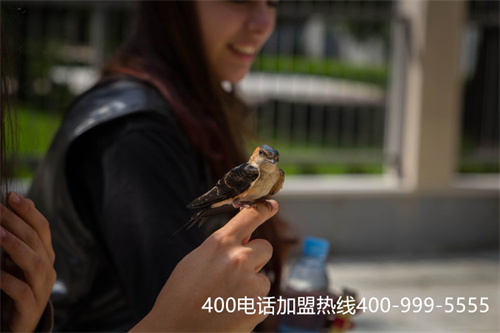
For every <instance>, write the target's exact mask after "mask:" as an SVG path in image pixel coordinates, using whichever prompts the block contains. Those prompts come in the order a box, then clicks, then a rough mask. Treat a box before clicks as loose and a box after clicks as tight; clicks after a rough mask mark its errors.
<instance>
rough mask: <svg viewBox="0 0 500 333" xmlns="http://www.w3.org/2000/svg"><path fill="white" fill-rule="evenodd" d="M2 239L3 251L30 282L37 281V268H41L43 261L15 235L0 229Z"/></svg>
mask: <svg viewBox="0 0 500 333" xmlns="http://www.w3.org/2000/svg"><path fill="white" fill-rule="evenodd" d="M0 239H1V241H2V249H3V250H4V251H5V253H7V254H8V255H9V256H10V258H11V259H12V261H13V262H14V263H15V264H16V265H17V266H18V267H19V268H20V269H22V270H23V272H24V276H25V278H26V280H27V281H28V282H32V281H36V280H37V273H39V272H37V268H38V267H40V262H41V261H42V259H41V258H40V255H39V254H38V253H36V252H35V251H34V250H33V249H32V248H31V247H29V246H28V245H26V243H24V242H23V241H21V240H20V239H19V238H17V237H16V236H15V235H13V234H12V233H10V232H9V231H7V230H6V229H5V228H3V227H0Z"/></svg>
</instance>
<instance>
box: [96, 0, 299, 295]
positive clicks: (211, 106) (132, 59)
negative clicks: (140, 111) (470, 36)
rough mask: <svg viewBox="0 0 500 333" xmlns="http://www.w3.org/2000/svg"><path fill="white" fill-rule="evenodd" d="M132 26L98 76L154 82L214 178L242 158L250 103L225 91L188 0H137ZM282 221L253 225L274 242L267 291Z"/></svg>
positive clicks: (279, 251) (280, 255)
mask: <svg viewBox="0 0 500 333" xmlns="http://www.w3.org/2000/svg"><path fill="white" fill-rule="evenodd" d="M137 13H138V16H137V19H136V20H137V21H136V22H135V24H136V28H135V32H134V34H133V35H132V36H131V38H130V39H129V40H128V41H127V42H125V44H124V45H123V46H122V48H121V49H120V50H119V51H118V53H117V54H116V55H115V57H114V58H113V59H112V60H111V61H110V62H109V63H108V64H107V65H106V66H105V67H104V69H103V77H104V79H105V78H106V77H109V76H111V75H114V74H117V73H125V74H129V75H132V76H134V77H136V78H139V79H141V80H144V81H147V82H149V83H150V84H152V85H153V86H155V87H156V88H157V89H158V91H160V92H161V94H162V95H163V96H164V98H165V99H166V100H167V101H168V102H169V103H170V105H171V107H172V109H173V111H174V113H175V116H176V117H177V119H178V121H179V123H180V124H181V126H182V128H183V130H184V132H185V133H186V135H187V137H188V138H189V140H190V142H191V143H192V145H193V146H194V147H195V148H196V149H198V150H199V151H200V152H201V153H202V154H204V156H205V157H206V158H207V160H208V161H209V163H210V165H211V169H212V176H213V177H214V180H217V179H218V178H220V177H222V176H223V175H224V173H225V172H227V171H228V170H230V169H231V168H233V167H234V166H236V165H238V164H241V163H243V162H245V161H246V160H247V159H248V155H247V152H246V149H245V146H244V140H245V133H249V129H248V126H247V125H248V118H249V115H250V112H249V108H248V107H247V106H246V105H245V103H243V102H242V100H241V99H239V98H238V96H237V95H236V94H235V92H234V89H233V90H232V91H231V92H226V91H225V90H224V89H223V88H222V86H221V82H219V81H218V80H216V79H215V75H214V73H213V72H212V69H211V67H210V66H209V63H208V60H207V57H206V55H205V52H204V49H203V43H202V37H201V31H200V27H199V23H198V22H199V21H198V16H197V12H196V8H195V4H194V2H193V1H139V2H138V12H137ZM283 228H285V223H284V221H283V220H282V219H280V218H279V217H275V218H273V219H271V220H270V221H268V222H266V223H264V224H263V225H262V226H261V227H260V228H259V229H258V230H256V231H255V233H254V236H255V237H262V238H265V239H267V240H268V241H270V242H271V244H272V245H273V247H274V253H275V255H273V258H272V259H271V260H270V262H269V263H268V265H267V266H266V267H265V269H266V270H267V271H268V273H269V274H270V276H271V277H272V280H273V284H272V289H271V293H272V294H276V293H277V292H278V291H279V283H280V280H281V267H282V262H283V260H284V256H285V253H286V252H287V249H288V248H289V246H287V245H289V244H288V243H289V242H288V240H285V239H284V237H283V236H282V235H283V233H282V232H281V230H282V229H283Z"/></svg>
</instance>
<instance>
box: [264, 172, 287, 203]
mask: <svg viewBox="0 0 500 333" xmlns="http://www.w3.org/2000/svg"><path fill="white" fill-rule="evenodd" d="M278 170H279V173H280V174H279V177H278V180H277V181H276V183H274V186H273V188H272V189H271V191H269V194H268V195H267V196H269V197H270V196H271V195H275V194H276V193H278V192H279V191H280V190H281V189H282V188H283V183H284V182H285V172H284V171H283V170H281V169H278Z"/></svg>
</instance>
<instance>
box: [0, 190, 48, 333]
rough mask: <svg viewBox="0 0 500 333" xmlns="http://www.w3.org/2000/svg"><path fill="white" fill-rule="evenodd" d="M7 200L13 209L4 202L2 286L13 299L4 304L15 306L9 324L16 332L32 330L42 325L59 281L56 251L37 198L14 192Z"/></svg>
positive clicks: (1, 211) (0, 213)
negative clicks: (35, 203) (53, 289)
mask: <svg viewBox="0 0 500 333" xmlns="http://www.w3.org/2000/svg"><path fill="white" fill-rule="evenodd" d="M7 203H8V204H9V207H10V208H11V209H12V211H11V210H9V209H7V208H6V207H5V206H3V205H0V206H1V207H0V216H1V227H0V239H1V247H2V250H3V251H4V253H3V254H2V263H3V265H2V270H1V271H0V287H1V289H2V290H3V291H4V292H5V293H6V294H7V295H9V296H10V298H11V299H12V300H8V299H7V298H2V306H7V307H8V306H12V312H11V316H10V319H9V321H8V327H9V328H10V329H11V330H12V331H13V332H30V331H33V330H35V328H36V326H37V325H38V322H39V321H40V318H41V316H42V314H43V312H44V310H45V308H46V306H47V303H48V300H49V297H50V291H51V290H52V286H53V285H54V283H55V281H56V271H55V270H54V259H55V254H54V250H53V249H52V243H51V236H50V227H49V223H48V222H47V220H46V219H45V218H44V217H43V215H42V214H40V212H39V211H38V210H36V208H35V205H34V204H33V201H31V200H29V199H25V198H23V197H22V196H20V195H16V194H15V193H12V192H11V193H10V194H9V196H8V198H7ZM6 254H7V255H8V256H6ZM7 301H10V302H12V304H7V303H4V302H7Z"/></svg>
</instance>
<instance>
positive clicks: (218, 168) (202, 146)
mask: <svg viewBox="0 0 500 333" xmlns="http://www.w3.org/2000/svg"><path fill="white" fill-rule="evenodd" d="M117 72H118V73H127V74H130V75H132V76H135V77H137V78H139V79H141V80H144V81H147V82H149V83H151V84H152V85H154V86H155V87H156V88H157V89H158V90H159V91H160V92H161V93H162V95H163V96H164V97H165V98H166V99H167V101H168V102H169V103H170V105H171V106H172V108H173V111H174V113H175V115H176V117H177V119H178V121H179V122H180V124H181V126H182V127H183V129H184V131H185V133H186V135H187V136H188V138H189V140H190V141H191V143H192V144H193V145H194V147H196V148H197V149H198V150H199V151H201V152H202V153H203V154H204V155H205V156H206V157H207V158H208V160H209V162H210V165H211V167H212V173H213V176H214V177H215V178H218V177H221V176H222V175H223V174H224V172H226V171H228V170H229V169H230V168H232V167H234V166H235V165H237V164H239V163H242V162H243V161H244V160H245V159H246V152H245V149H244V146H243V144H242V137H241V133H242V132H243V133H244V132H248V131H247V129H246V126H245V119H246V117H247V116H248V115H249V112H248V109H247V108H246V107H245V106H244V104H243V103H241V101H240V100H239V99H238V98H237V97H236V96H235V94H234V92H233V93H227V92H226V91H224V90H223V89H222V87H221V83H220V82H217V80H215V79H214V75H213V74H212V72H211V68H210V66H209V65H208V62H207V60H206V57H205V54H204V49H203V46H202V40H201V34H200V29H199V25H198V18H197V13H196V8H195V6H194V2H193V1H139V2H138V16H137V21H136V29H135V32H134V34H133V35H132V36H131V38H130V39H129V40H128V41H127V42H126V43H125V44H124V45H123V47H122V48H121V49H120V50H119V52H118V53H117V55H116V56H115V57H114V58H113V59H112V60H111V62H110V63H108V65H107V66H105V68H104V70H103V74H104V76H105V77H106V76H107V75H109V74H112V73H117Z"/></svg>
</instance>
